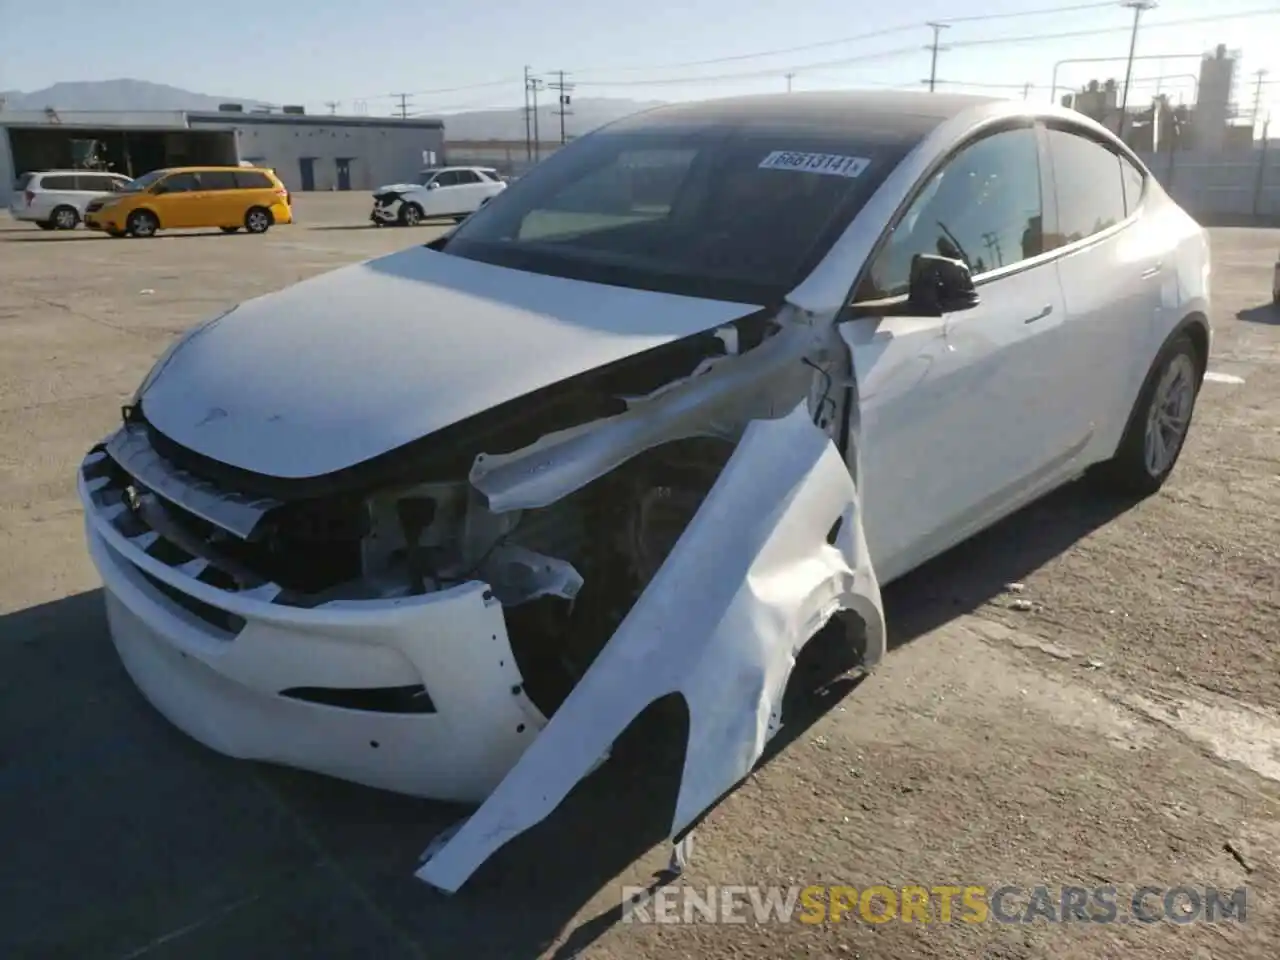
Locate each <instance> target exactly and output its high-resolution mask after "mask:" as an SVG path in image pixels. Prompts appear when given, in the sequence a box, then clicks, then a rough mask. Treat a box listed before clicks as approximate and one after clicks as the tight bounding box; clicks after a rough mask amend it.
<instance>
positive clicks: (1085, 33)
mask: <svg viewBox="0 0 1280 960" xmlns="http://www.w3.org/2000/svg"><path fill="white" fill-rule="evenodd" d="M1108 6H1111V7H1114V6H1115V4H1108ZM1276 15H1280V7H1271V8H1269V9H1266V10H1246V11H1241V12H1239V13H1234V14H1231V13H1224V14H1218V15H1216V16H1204V17H1184V18H1181V19H1178V20H1164V21H1161V22H1159V23H1148V24H1146V26H1145V29H1147V30H1158V29H1162V28H1165V27H1180V26H1186V25H1189V24H1197V23H1211V22H1213V23H1216V22H1220V21H1223V20H1239V19H1246V18H1252V17H1264V16H1276ZM938 22H939V23H942V22H943V21H938ZM917 26H918V25H917ZM1131 29H1132V27H1131V26H1123V27H1101V28H1093V29H1089V30H1070V31H1062V32H1056V33H1033V34H1020V35H1017V36H1003V37H986V38H982V39H976V40H956V41H952V42H951V43H949V44H948V45H947V46H948V49H951V50H958V49H961V48H970V47H986V46H998V45H1000V44H1018V43H1031V42H1036V41H1041V40H1063V39H1070V38H1074V37H1093V36H1103V35H1110V34H1115V33H1127V32H1129V31H1130V30H1131ZM895 32H896V31H895ZM918 50H919V48H918V47H914V46H912V47H898V48H894V49H891V50H882V51H879V52H876V53H867V54H860V55H857V56H851V57H842V58H840V59H838V60H825V61H821V62H810V63H799V64H791V65H789V66H787V67H773V68H767V69H757V70H751V71H740V72H736V73H724V74H712V75H703V76H699V75H697V74H693V75H685V76H680V77H654V78H642V79H639V80H579V81H578V85H579V86H592V87H633V86H656V85H665V84H699V83H712V82H719V81H725V80H746V79H752V78H755V77H766V76H772V77H776V76H777V75H778V74H779V72H782V71H787V72H793V73H804V72H807V71H809V70H822V69H826V68H831V67H843V66H852V65H855V64H859V63H866V62H870V61H874V60H885V59H892V58H895V57H901V56H906V55H908V54H913V53H916V52H917V51H918Z"/></svg>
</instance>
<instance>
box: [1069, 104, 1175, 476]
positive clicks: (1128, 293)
mask: <svg viewBox="0 0 1280 960" xmlns="http://www.w3.org/2000/svg"><path fill="white" fill-rule="evenodd" d="M1045 139H1046V143H1047V146H1048V151H1049V157H1050V160H1051V166H1052V170H1053V184H1054V191H1055V194H1056V197H1057V219H1056V223H1054V224H1053V225H1052V226H1051V228H1050V229H1049V231H1048V234H1047V237H1046V245H1047V246H1048V247H1049V248H1051V249H1056V250H1059V251H1061V255H1060V256H1059V258H1058V259H1057V265H1058V273H1059V277H1060V279H1061V283H1062V290H1063V295H1064V296H1065V298H1066V305H1067V315H1068V316H1069V317H1070V319H1071V323H1072V325H1073V327H1074V328H1075V331H1076V334H1077V335H1076V336H1075V337H1074V338H1073V339H1072V346H1073V348H1074V350H1075V352H1076V355H1075V358H1074V360H1075V363H1076V364H1077V366H1079V367H1081V369H1082V371H1083V379H1082V382H1081V384H1080V400H1079V402H1080V403H1081V404H1082V405H1084V406H1085V407H1086V408H1087V414H1088V421H1089V425H1090V429H1091V431H1092V433H1093V435H1094V436H1095V437H1096V438H1097V439H1098V441H1099V445H1098V449H1097V451H1096V452H1097V453H1098V454H1099V455H1102V456H1109V455H1110V453H1111V452H1112V451H1113V450H1114V446H1115V444H1116V443H1118V442H1119V432H1120V431H1121V430H1122V429H1123V425H1124V421H1126V420H1127V419H1128V415H1129V409H1130V406H1131V405H1132V403H1133V400H1134V398H1135V397H1136V396H1137V393H1138V389H1139V387H1140V385H1141V383H1142V380H1143V378H1144V377H1145V376H1146V373H1147V365H1148V364H1149V363H1150V360H1151V350H1152V347H1151V343H1152V340H1153V338H1155V336H1156V331H1157V329H1158V326H1157V325H1158V323H1159V320H1160V312H1161V307H1162V303H1163V299H1162V282H1163V279H1164V278H1165V277H1169V276H1171V275H1172V274H1171V271H1170V270H1169V269H1168V268H1167V266H1166V264H1165V263H1164V253H1165V250H1166V247H1167V241H1166V240H1165V238H1164V237H1163V236H1162V235H1161V231H1160V229H1159V225H1158V224H1155V223H1146V224H1144V223H1143V222H1142V221H1141V218H1140V215H1139V209H1140V207H1141V205H1142V200H1143V194H1144V192H1145V182H1144V181H1145V175H1144V174H1143V172H1142V171H1141V170H1140V169H1138V168H1137V167H1136V166H1135V165H1134V164H1133V163H1132V162H1131V161H1130V160H1128V159H1127V158H1126V157H1124V156H1123V155H1122V153H1121V152H1120V151H1118V150H1116V149H1115V147H1114V146H1113V145H1111V144H1108V143H1106V142H1105V141H1104V140H1102V139H1100V138H1096V137H1095V136H1094V135H1090V134H1089V132H1088V131H1087V130H1084V129H1083V128H1079V127H1075V126H1073V125H1069V124H1066V123H1063V124H1062V125H1060V126H1056V127H1055V126H1051V127H1049V128H1048V129H1046V130H1045ZM1169 266H1171V265H1169ZM1175 282H1176V281H1175ZM1171 299H1176V298H1171ZM1086 358H1087V360H1088V362H1087V363H1086V362H1083V361H1084V360H1085V359H1086Z"/></svg>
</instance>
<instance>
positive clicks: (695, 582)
mask: <svg viewBox="0 0 1280 960" xmlns="http://www.w3.org/2000/svg"><path fill="white" fill-rule="evenodd" d="M850 384H851V380H850V367H849V364H848V355H847V352H846V350H845V348H844V347H843V345H842V344H841V343H840V341H839V339H838V337H834V336H833V334H832V331H831V328H830V327H824V328H822V329H821V330H819V329H818V328H817V327H815V326H812V325H809V324H807V323H804V322H777V320H776V318H775V317H773V316H770V315H767V314H758V315H755V316H753V317H750V318H747V320H745V321H739V322H738V323H737V324H733V325H730V326H727V327H724V328H721V329H720V330H716V331H709V332H708V333H707V334H704V335H701V336H698V337H693V338H688V339H686V340H682V341H679V342H678V343H675V344H672V345H669V346H667V347H664V348H659V349H657V350H654V351H650V353H648V354H640V355H639V356H636V357H632V358H630V359H628V360H626V361H623V362H621V363H618V364H614V365H612V366H611V367H607V368H603V369H601V370H596V371H592V372H590V373H589V374H584V375H582V376H580V377H576V378H574V379H573V380H570V381H565V382H563V383H560V384H557V385H555V386H554V387H551V388H547V389H546V390H543V391H540V392H539V393H538V394H536V395H531V396H528V397H525V398H521V399H520V400H518V401H514V402H512V403H508V404H504V405H503V406H502V407H499V408H495V409H494V410H490V411H488V412H486V413H484V414H482V415H480V416H478V417H475V418H472V419H471V420H469V421H464V422H461V423H459V424H456V425H454V426H451V427H448V428H446V429H445V430H443V431H440V433H438V434H436V435H434V436H432V437H429V438H426V439H425V440H423V441H420V442H418V443H416V444H413V445H411V448H407V449H403V450H398V451H392V453H390V454H388V455H386V456H384V457H382V458H379V462H376V463H373V464H368V465H364V466H362V467H360V468H357V469H353V470H351V471H344V472H343V475H340V476H339V475H334V476H329V477H326V478H322V481H320V482H318V483H316V484H311V485H310V486H308V487H306V488H305V489H304V488H302V487H299V486H298V485H297V484H296V483H294V482H292V481H280V482H273V481H270V480H269V478H262V477H255V476H249V475H246V474H243V473H241V472H240V471H236V470H234V469H231V468H227V467H225V466H222V465H219V464H216V463H213V462H211V461H207V460H205V459H204V458H202V457H200V456H199V455H196V454H194V453H193V452H192V451H189V450H185V449H182V448H179V447H178V446H177V445H175V444H173V443H172V442H171V441H169V440H167V438H165V437H163V436H162V435H160V434H159V433H158V432H157V431H155V430H154V429H153V428H151V426H150V425H149V424H148V423H147V421H146V417H145V396H144V397H143V400H142V406H141V408H140V409H139V408H136V407H135V408H132V410H131V412H130V414H129V416H128V417H127V421H126V423H125V425H124V427H123V428H122V429H121V430H120V432H119V433H117V434H116V435H115V436H114V437H113V438H111V440H109V441H108V442H107V443H106V444H105V445H104V447H102V448H101V449H98V450H95V451H94V452H93V453H91V455H90V457H89V458H87V459H86V461H85V464H84V466H83V467H82V471H81V495H82V498H83V499H84V501H85V505H86V513H87V523H88V527H89V533H90V546H91V549H92V550H93V552H94V557H95V561H96V562H97V564H98V567H99V570H100V571H101V572H102V574H103V579H104V582H105V583H106V586H107V590H106V593H107V598H108V613H109V618H110V621H111V626H112V635H113V639H114V641H115V643H116V645H117V648H118V649H119V650H120V653H121V657H122V659H123V660H124V662H125V665H126V667H127V668H128V669H129V671H130V673H131V675H133V677H134V679H135V680H136V681H137V682H138V684H139V686H140V687H141V688H142V689H143V691H144V693H146V694H147V696H148V697H149V698H150V699H151V700H152V701H153V703H155V704H156V705H157V706H158V707H159V708H160V709H161V710H162V712H164V713H166V715H168V716H169V717H170V718H171V719H173V720H174V722H175V723H177V724H178V725H179V726H180V727H182V728H183V729H184V730H187V732H189V733H191V734H192V735H193V736H196V737H197V738H198V739H200V740H202V741H203V742H205V743H207V744H209V745H211V746H213V747H214V748H215V749H220V750H222V751H223V752H227V753H230V754H232V755H235V756H251V757H255V758H259V759H265V760H272V761H276V762H281V763H287V764H291V765H294V766H300V767H304V768H308V769H313V770H317V771H319V772H323V773H328V774H331V775H335V776H340V777H345V778H347V779H352V780H356V781H358V782H362V783H367V784H371V785H374V786H381V787H388V788H390V789H396V790H402V791H405V792H410V793H416V794H418V795H422V796H430V797H440V798H444V799H462V800H472V801H482V800H483V801H484V803H483V804H482V805H481V806H480V808H479V810H478V811H477V812H476V814H475V815H474V816H473V817H472V819H471V820H470V821H468V823H467V824H465V825H464V826H463V828H462V829H461V830H460V831H458V833H457V835H456V836H454V837H453V838H452V839H451V840H450V841H449V842H448V843H445V844H442V845H441V846H440V849H439V850H438V851H437V852H436V854H435V855H434V856H433V857H432V858H431V860H429V861H428V862H427V864H426V865H425V866H424V867H423V868H422V871H420V873H419V875H420V876H421V877H422V878H423V879H425V880H428V881H429V882H431V883H433V884H435V885H436V886H439V887H441V888H444V889H456V887H457V886H458V885H459V884H461V883H462V882H464V881H465V879H466V877H467V876H469V875H470V873H471V872H472V871H473V870H474V869H475V868H476V867H477V866H478V865H479V863H480V862H482V861H483V860H484V859H485V858H486V857H487V856H488V855H489V854H491V853H492V852H493V851H494V850H496V849H497V848H498V847H499V846H501V844H502V843H505V842H506V840H507V839H510V837H511V836H514V835H515V834H516V833H518V832H519V831H520V830H523V829H525V828H527V827H528V826H531V825H533V824H534V823H536V822H537V821H538V820H540V819H542V817H544V816H545V815H546V814H547V813H549V812H550V810H551V809H552V808H554V806H555V805H556V804H558V803H559V800H560V799H562V798H563V796H564V795H565V794H566V793H567V792H568V790H569V789H570V788H571V787H572V786H573V784H574V783H576V782H577V781H578V780H580V779H581V778H582V777H583V776H585V775H587V774H588V773H589V772H590V771H591V770H592V769H594V767H595V766H596V765H598V764H599V762H600V761H601V759H602V757H604V756H606V755H607V754H608V752H609V749H610V746H611V744H612V742H613V741H614V740H615V739H616V738H617V737H618V736H619V735H620V734H621V733H622V732H623V731H624V730H625V728H626V727H627V726H628V724H629V723H630V722H631V721H632V720H633V719H634V718H635V717H636V716H637V715H638V714H639V713H640V711H642V710H643V709H644V708H645V707H646V706H647V705H649V704H650V703H652V702H654V701H655V700H658V699H660V698H661V697H664V696H667V695H669V694H671V693H679V694H681V695H682V696H683V697H684V699H685V701H686V703H687V705H688V708H689V712H690V717H691V720H692V722H691V728H690V742H689V746H688V751H687V754H686V765H685V772H684V776H683V779H682V783H681V788H680V797H679V799H678V803H677V818H676V823H675V824H673V831H678V830H679V829H681V828H682V827H683V826H685V825H687V824H688V823H689V822H691V821H692V819H693V818H694V817H696V816H697V814H698V813H699V812H701V811H702V810H704V809H705V808H706V807H708V806H709V805H711V804H713V803H714V802H715V800H716V799H717V798H718V797H719V796H721V795H722V794H723V793H724V792H725V791H727V790H728V789H730V788H731V787H732V786H733V785H734V784H735V783H736V782H737V781H738V780H740V779H741V778H742V777H744V776H746V774H747V773H748V772H749V771H750V769H751V767H752V766H753V765H754V763H755V762H756V761H757V760H758V759H759V757H760V755H761V752H762V750H763V748H764V744H765V742H766V741H767V740H768V739H769V737H771V736H772V735H773V734H774V733H776V731H777V729H778V723H779V713H780V709H781V702H782V694H783V691H784V688H785V686H786V682H787V679H788V676H789V674H790V671H791V667H792V666H793V665H794V663H795V658H796V656H797V655H798V653H799V651H800V649H801V647H803V645H804V644H805V643H806V642H808V640H809V639H810V638H811V637H812V636H813V635H814V634H816V633H817V632H818V631H819V630H820V629H821V628H822V627H823V626H824V625H825V624H826V623H827V622H828V621H830V620H831V619H832V618H833V617H841V618H845V619H846V620H847V622H848V624H849V628H848V637H849V640H850V643H851V644H854V645H856V646H857V647H858V648H859V651H858V652H859V656H860V657H861V660H862V662H863V664H864V665H865V666H871V665H873V664H874V663H875V662H876V661H877V660H878V659H879V657H880V656H881V654H882V653H883V649H884V623H883V616H882V614H881V611H880V600H879V592H878V588H877V586H876V582H875V577H874V573H873V572H872V570H871V567H870V564H869V562H868V560H867V557H866V545H865V541H864V540H863V535H862V530H861V521H860V514H859V498H858V491H857V489H856V486H855V482H854V477H856V475H857V474H856V469H855V467H856V456H857V449H856V436H854V435H853V434H852V433H851V432H850V430H849V425H850V424H851V423H853V424H856V417H851V416H849V413H850V411H848V410H847V409H846V404H847V402H849V401H848V399H847V398H849V397H851V396H852V391H851V390H849V389H848V387H849V386H850ZM535 795H536V797H538V798H540V799H539V800H538V801H537V802H534V801H533V800H532V799H531V798H532V797H534V796H535ZM486 798H487V799H486ZM486 824H487V826H486Z"/></svg>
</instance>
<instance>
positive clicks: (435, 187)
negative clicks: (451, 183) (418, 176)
mask: <svg viewBox="0 0 1280 960" xmlns="http://www.w3.org/2000/svg"><path fill="white" fill-rule="evenodd" d="M427 189H428V190H439V189H440V184H438V183H436V182H435V181H434V180H432V181H431V182H430V183H428V184H427Z"/></svg>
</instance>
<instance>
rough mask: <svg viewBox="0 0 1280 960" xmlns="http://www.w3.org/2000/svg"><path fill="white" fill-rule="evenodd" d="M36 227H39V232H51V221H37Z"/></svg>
mask: <svg viewBox="0 0 1280 960" xmlns="http://www.w3.org/2000/svg"><path fill="white" fill-rule="evenodd" d="M36 226H37V227H39V228H40V229H41V230H52V229H53V221H52V220H37V221H36Z"/></svg>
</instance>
